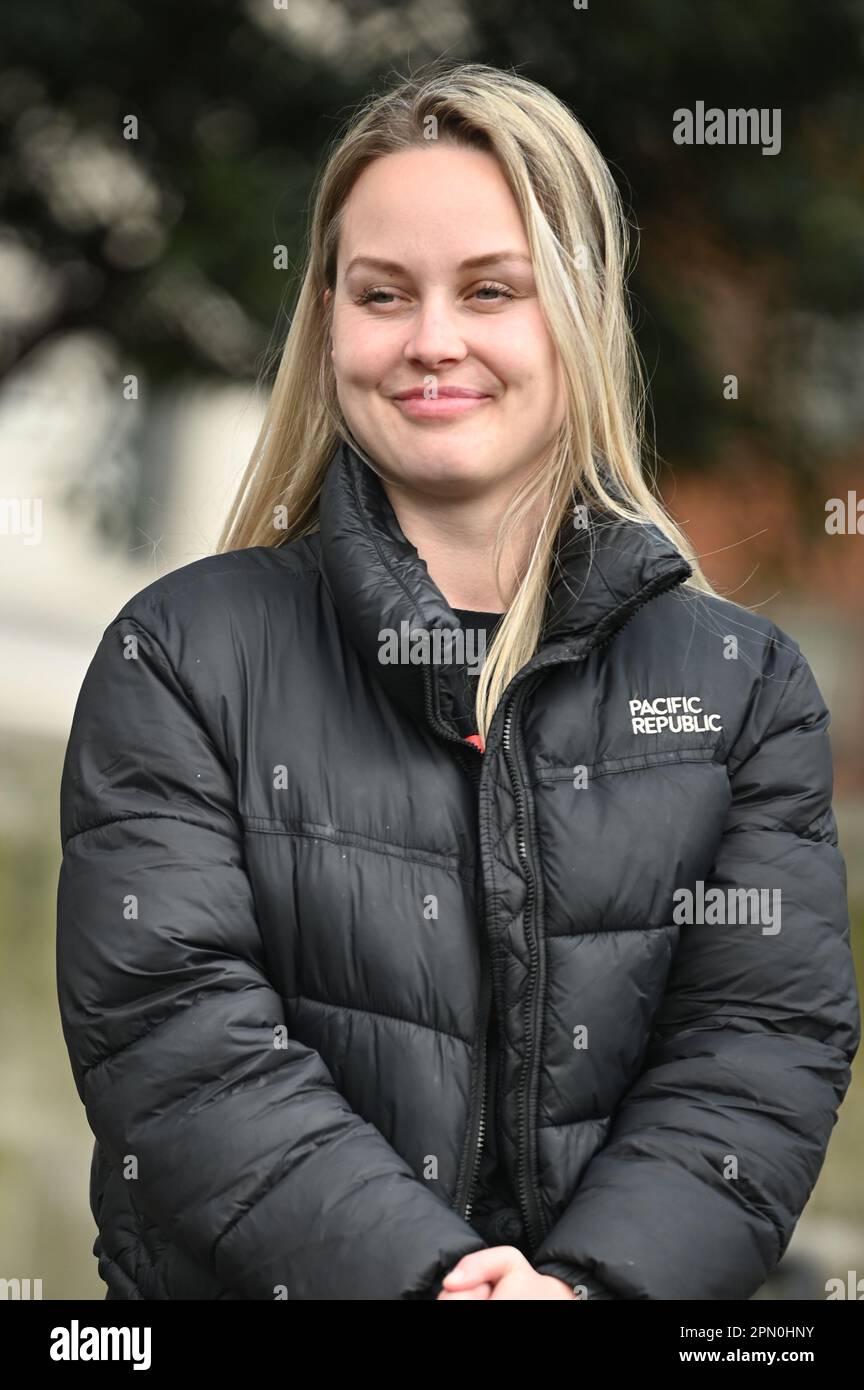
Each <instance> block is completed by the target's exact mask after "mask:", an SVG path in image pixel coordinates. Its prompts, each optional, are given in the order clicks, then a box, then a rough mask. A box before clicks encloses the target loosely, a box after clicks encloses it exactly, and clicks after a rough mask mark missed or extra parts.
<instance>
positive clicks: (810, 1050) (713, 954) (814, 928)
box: [533, 647, 860, 1300]
mask: <svg viewBox="0 0 864 1390" xmlns="http://www.w3.org/2000/svg"><path fill="white" fill-rule="evenodd" d="M795 650H796V652H797V650H798V649H797V647H796V648H795ZM828 724H829V714H828V711H827V709H826V708H825V704H824V701H823V698H822V695H821V692H820V690H819V688H818V686H817V684H816V681H815V680H814V678H813V675H812V672H811V670H810V668H809V666H808V664H807V662H806V661H805V659H804V658H803V656H801V655H800V652H798V654H797V656H796V658H795V661H794V663H793V664H792V667H791V670H789V671H788V675H787V678H786V679H783V680H780V679H776V680H775V679H771V680H764V679H763V680H761V681H760V682H758V683H757V689H756V693H755V694H754V697H753V700H752V703H751V708H750V711H749V715H748V718H747V720H746V722H745V725H744V728H743V730H742V732H741V733H740V734H739V736H738V737H737V739H736V741H735V744H734V746H733V748H732V750H731V754H730V757H729V764H728V771H729V776H730V781H731V790H732V801H731V804H730V809H729V813H728V817H727V821H726V824H725V826H724V833H723V836H722V840H721V843H720V846H719V850H718V853H717V856H716V859H715V862H714V866H713V871H712V875H711V878H710V880H709V881H706V883H705V892H706V894H707V893H708V891H709V889H710V888H721V889H723V890H726V891H727V892H728V890H730V889H735V888H745V889H746V888H756V889H769V890H771V889H779V890H780V898H779V900H772V899H766V901H768V902H770V901H779V905H780V918H779V921H780V930H779V931H773V932H772V930H771V928H770V927H769V928H768V930H766V929H765V927H766V923H765V921H764V919H763V924H762V925H758V924H753V923H752V920H751V921H749V922H746V923H744V924H739V925H709V924H707V923H706V924H705V925H687V924H686V923H685V924H682V925H681V927H680V938H679V945H678V949H677V951H676V955H675V958H674V961H673V965H672V970H671V973H670V977H669V981H668V986H667V992H666V995H665V997H664V1002H663V1005H662V1007H661V1009H660V1011H659V1013H658V1015H657V1017H656V1018H655V1027H654V1031H653V1033H652V1037H651V1039H650V1044H649V1047H648V1051H647V1054H646V1059H645V1062H644V1067H643V1071H642V1074H641V1075H640V1076H639V1078H638V1080H637V1081H636V1083H635V1084H634V1085H633V1086H632V1087H631V1089H630V1090H629V1092H628V1093H627V1095H626V1096H625V1097H624V1099H623V1101H622V1102H621V1104H620V1105H619V1108H618V1110H617V1112H616V1114H615V1117H614V1120H613V1124H612V1126H611V1128H610V1132H609V1136H608V1138H607V1142H606V1144H605V1145H604V1147H603V1148H602V1149H601V1150H600V1152H599V1153H598V1154H597V1155H596V1156H595V1158H594V1159H593V1160H592V1161H591V1162H590V1163H589V1164H588V1166H587V1168H586V1169H585V1172H584V1174H583V1178H582V1181H581V1182H580V1185H579V1188H578V1190H577V1192H576V1194H575V1196H574V1197H573V1199H572V1201H571V1203H570V1204H569V1205H568V1207H567V1208H566V1209H565V1211H564V1213H563V1215H562V1216H561V1217H560V1219H559V1220H558V1221H557V1223H556V1224H555V1226H554V1227H553V1228H552V1230H551V1231H549V1233H548V1234H547V1236H546V1238H545V1239H544V1241H543V1242H542V1244H541V1246H540V1247H539V1248H538V1250H537V1251H536V1252H535V1254H534V1260H533V1263H534V1264H535V1266H536V1267H537V1268H538V1269H540V1270H541V1272H542V1273H544V1274H556V1275H558V1277H560V1278H564V1279H569V1280H570V1281H571V1282H572V1283H576V1282H580V1283H584V1284H585V1285H586V1287H587V1292H588V1297H589V1299H590V1298H592V1297H598V1298H604V1297H605V1298H609V1297H612V1298H618V1299H710V1300H714V1299H717V1300H723V1299H747V1298H750V1297H751V1296H752V1295H753V1294H754V1293H755V1292H756V1290H757V1289H758V1288H759V1287H760V1286H761V1284H762V1283H763V1282H764V1281H765V1279H766V1277H767V1276H768V1274H769V1273H770V1272H771V1271H772V1270H773V1269H774V1267H775V1266H776V1265H777V1263H778V1262H779V1260H780V1258H781V1256H782V1255H783V1253H784V1251H785V1249H786V1247H787V1245H788V1243H789V1240H790V1238H791V1236H792V1232H793V1230H794V1228H795V1225H796V1223H797V1221H798V1218H799V1216H800V1215H801V1212H802V1210H803V1208H804V1206H805V1204H806V1202H807V1200H808V1198H809V1196H810V1192H811V1190H812V1188H813V1186H814V1184H815V1182H816V1178H817V1177H818V1175H819V1171H820V1169H821V1167H822V1163H823V1161H824V1158H825V1153H826V1149H827V1146H828V1141H829V1139H830V1136H831V1131H832V1128H833V1126H834V1123H835V1121H836V1112H837V1109H838V1107H839V1105H840V1103H841V1102H842V1100H843V1097H844V1095H845V1093H846V1090H847V1088H848V1086H849V1082H850V1079H851V1070H850V1068H851V1062H852V1059H853V1057H854V1056H855V1053H856V1051H857V1048H858V1044H859V1042H860V1015H859V1001H858V994H857V990H856V984H855V975H854V969H853V963H852V956H851V951H850V940H849V919H848V910H847V900H846V867H845V863H844V861H843V858H842V856H841V853H840V851H839V848H838V842H837V830H836V824H835V820H834V814H833V810H832V807H831V796H832V788H833V773H832V762H831V752H830V744H829V738H828V732H827V731H828ZM706 915H707V914H706ZM730 915H731V914H730V913H727V914H726V916H730Z"/></svg>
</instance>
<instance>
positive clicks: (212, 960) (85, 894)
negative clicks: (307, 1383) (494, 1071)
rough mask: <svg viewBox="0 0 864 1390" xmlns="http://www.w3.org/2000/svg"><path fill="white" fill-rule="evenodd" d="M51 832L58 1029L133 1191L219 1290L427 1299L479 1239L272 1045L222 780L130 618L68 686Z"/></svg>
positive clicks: (298, 1056) (235, 828)
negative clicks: (56, 820)
mask: <svg viewBox="0 0 864 1390" xmlns="http://www.w3.org/2000/svg"><path fill="white" fill-rule="evenodd" d="M157 630H158V629H157ZM61 839H62V848H63V859H62V865H61V870H60V879H59V884H58V903H57V907H58V920H57V972H58V991H59V999H60V1010H61V1018H62V1024H63V1031H64V1036H65V1039H66V1044H67V1047H68V1051H69V1056H70V1059H71V1063H72V1070H73V1073H74V1077H75V1082H76V1086H77V1088H78V1092H79V1095H80V1096H81V1099H82V1101H83V1102H84V1105H85V1107H86V1112H87V1117H88V1120H89V1123H90V1126H91V1128H92V1130H93V1132H94V1134H95V1135H96V1138H97V1139H98V1141H99V1143H100V1144H101V1146H102V1147H103V1149H104V1151H105V1153H106V1155H107V1156H108V1158H109V1160H110V1161H111V1163H112V1165H113V1166H114V1167H120V1168H121V1169H124V1171H125V1172H127V1173H129V1174H132V1175H133V1178H132V1179H130V1180H134V1181H135V1203H136V1206H138V1208H139V1209H140V1210H141V1211H142V1212H143V1213H145V1214H146V1215H147V1216H148V1217H149V1218H150V1219H151V1220H153V1221H154V1222H156V1224H157V1225H158V1227H159V1229H160V1230H161V1232H162V1234H163V1235H164V1237H165V1238H166V1239H167V1240H169V1241H170V1242H172V1243H173V1244H174V1245H175V1246H177V1247H179V1248H180V1249H181V1250H182V1251H184V1252H185V1253H186V1254H187V1255H188V1256H190V1257H191V1258H192V1259H193V1260H195V1261H197V1262H200V1264H201V1265H203V1266H204V1267H205V1268H206V1269H207V1270H208V1271H209V1272H210V1273H211V1275H212V1276H213V1277H214V1278H215V1280H216V1281H217V1283H218V1284H219V1285H221V1286H222V1288H224V1290H225V1291H226V1293H227V1295H228V1296H229V1297H234V1298H241V1299H245V1298H250V1299H272V1298H274V1297H275V1296H277V1295H276V1294H275V1293H274V1290H277V1289H280V1296H283V1297H284V1296H286V1295H287V1297H288V1298H289V1299H413V1298H426V1299H428V1298H430V1297H433V1296H434V1292H435V1291H436V1290H437V1289H438V1288H440V1279H441V1277H442V1276H443V1274H445V1273H446V1272H447V1270H449V1269H450V1268H452V1266H453V1265H454V1264H456V1263H457V1262H458V1261H459V1260H460V1259H461V1258H462V1256H463V1255H466V1254H468V1253H469V1252H470V1251H472V1250H479V1249H484V1248H485V1242H484V1241H483V1240H482V1239H481V1237H480V1236H479V1235H478V1234H477V1233H476V1232H474V1231H473V1230H471V1228H470V1227H467V1226H466V1224H465V1223H464V1222H463V1221H462V1220H461V1219H460V1217H459V1216H458V1215H457V1214H456V1213H455V1212H454V1211H452V1210H451V1209H450V1208H449V1207H448V1206H447V1205H446V1204H445V1203H444V1202H443V1201H442V1200H441V1199H440V1197H438V1196H437V1195H436V1194H435V1193H433V1192H432V1191H431V1190H430V1189H429V1188H428V1187H426V1186H425V1184H424V1183H423V1182H422V1181H421V1180H419V1179H418V1178H417V1177H416V1176H415V1175H414V1173H413V1171H412V1170H411V1168H410V1167H409V1165H408V1164H407V1163H406V1162H405V1161H403V1159H402V1158H401V1157H400V1156H399V1155H398V1154H397V1153H396V1152H395V1150H394V1149H393V1148H392V1147H391V1146H390V1145H389V1144H388V1143H387V1141H386V1140H385V1138H384V1136H383V1135H382V1134H381V1133H380V1131H379V1130H378V1129H376V1128H375V1126H374V1125H372V1124H370V1123H367V1122H365V1121H364V1120H363V1119H362V1118H361V1117H360V1116H359V1115H358V1114H356V1113H355V1112H354V1111H353V1110H352V1109H351V1108H350V1106H349V1105H348V1103H347V1101H346V1100H345V1099H344V1098H343V1096H341V1095H340V1094H339V1093H338V1092H337V1090H336V1089H335V1086H334V1082H333V1079H332V1077H331V1075H330V1073H329V1072H328V1069H327V1067H326V1066H325V1064H324V1062H323V1060H322V1058H321V1056H320V1055H319V1054H318V1053H317V1052H316V1051H315V1050H313V1049H312V1048H310V1047H307V1046H305V1045H303V1044H301V1043H300V1042H299V1041H296V1040H293V1039H290V1038H289V1039H288V1040H287V1046H277V1045H274V1042H276V1041H277V1040H279V1041H280V1042H281V1041H282V1039H281V1038H280V1036H279V1034H278V1032H277V1029H278V1027H279V1025H284V1022H285V1018H284V1014H283V1006H282V1001H281V999H280V996H279V995H278V994H277V992H276V991H275V990H274V988H273V987H272V984H271V982H270V980H269V979H268V977H267V969H266V963H265V960H264V954H263V948H262V939H261V935H260V931H259V928H258V923H257V920H256V913H255V904H254V901H253V894H252V888H251V884H250V880H249V878H248V877H247V874H246V871H245V868H244V860H243V850H242V839H241V830H240V820H239V816H238V813H237V807H236V798H235V795H234V788H233V782H232V778H231V776H230V774H229V771H228V769H227V767H226V766H225V764H224V762H223V760H222V758H221V757H220V755H219V753H218V752H217V749H216V747H215V745H214V742H213V741H212V739H211V736H210V735H209V734H208V732H207V730H206V729H205V727H204V725H203V723H202V721H201V720H200V718H199V717H198V716H197V714H196V709H195V707H194V706H193V703H192V700H191V698H190V696H189V694H188V692H187V691H186V690H184V688H183V687H182V686H181V683H180V681H179V680H178V677H177V674H176V671H175V669H174V668H173V667H172V664H171V662H170V661H169V659H168V657H167V656H166V654H165V651H164V643H160V641H158V640H157V639H156V638H155V637H154V636H153V635H152V634H151V633H150V632H149V631H147V630H146V629H145V628H144V627H143V626H142V625H141V624H140V623H139V622H137V621H133V620H131V619H130V618H123V617H122V615H121V617H120V618H118V619H116V620H115V621H114V623H112V624H111V625H110V626H109V627H108V628H107V629H106V631H105V633H104V635H103V637H102V640H101V642H100V645H99V647H98V650H97V651H96V654H95V656H94V658H93V660H92V662H91V664H90V667H89V669H88V671H87V674H86V676H85V679H84V683H83V686H82V689H81V693H80V695H79V698H78V703H77V706H76V710H75V716H74V721H73V725H72V731H71V736H70V740H69V744H68V748H67V753H66V759H65V763H64V768H63V777H62V785H61ZM136 1174H137V1176H136ZM109 1254H111V1255H112V1257H114V1258H116V1257H117V1252H109ZM281 1286H284V1291H285V1292H284V1293H283V1292H281Z"/></svg>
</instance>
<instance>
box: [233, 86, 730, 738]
mask: <svg viewBox="0 0 864 1390" xmlns="http://www.w3.org/2000/svg"><path fill="white" fill-rule="evenodd" d="M430 138H434V139H436V140H438V141H447V142H449V143H451V144H453V145H457V146H463V147H468V148H474V149H481V150H484V151H486V152H487V153H489V154H491V155H493V156H494V157H495V158H496V159H497V160H498V163H499V165H500V167H501V169H502V172H503V174H504V176H505V178H506V179H507V181H508V184H509V186H510V189H511V191H512V193H513V196H514V198H515V200H516V202H517V205H518V207H519V209H520V211H521V214H522V218H523V222H524V226H525V230H526V235H527V238H528V242H529V246H530V250H531V256H532V260H533V264H534V273H535V278H536V284H537V290H538V295H539V298H540V303H541V306H542V309H543V311H544V313H545V316H546V321H547V323H548V328H549V332H550V334H551V336H552V339H553V340H554V342H555V344H556V346H557V349H558V354H559V358H560V362H561V367H562V372H563V378H564V382H565V389H566V408H565V419H564V422H563V424H562V427H561V430H560V431H559V433H558V436H557V438H556V440H555V441H554V444H553V447H552V448H551V450H549V451H547V456H546V457H545V458H544V459H543V460H542V466H541V467H540V468H538V469H536V470H535V471H534V473H533V474H532V475H531V477H530V478H529V479H528V480H527V482H526V483H525V484H523V486H522V487H521V488H520V489H519V491H518V492H517V494H516V495H515V496H514V498H513V499H512V501H511V503H510V505H509V506H508V508H507V511H506V513H505V514H504V517H503V518H502V523H501V527H500V529H499V533H498V537H497V545H496V564H497V565H498V566H499V567H500V563H501V556H502V554H503V551H504V546H505V544H506V542H507V539H508V538H509V537H510V535H511V534H512V531H513V528H515V527H520V526H523V525H524V524H525V522H526V518H528V517H534V518H536V516H537V514H538V510H539V511H540V514H541V515H542V520H541V522H540V525H539V527H538V526H537V525H536V520H535V522H534V525H533V531H532V534H533V543H532V545H531V548H530V553H529V559H528V562H527V565H526V566H525V569H524V573H523V574H521V575H517V576H515V588H514V591H513V597H512V599H511V601H510V603H509V606H508V608H507V613H506V616H505V618H504V620H503V621H502V622H501V624H500V625H499V628H498V630H497V632H496V634H495V639H494V641H493V642H492V644H491V646H490V648H489V652H488V655H487V658H486V661H485V663H484V666H483V671H482V675H481V677H480V679H479V682H478V689H477V704H476V727H477V729H478V731H479V732H480V734H481V735H482V736H483V738H484V739H485V737H486V732H487V729H488V726H489V724H490V722H491V719H492V715H493V714H494V712H495V708H496V706H497V704H498V702H499V700H500V698H501V695H502V694H503V692H504V690H505V689H506V687H507V685H508V684H509V682H510V680H511V679H512V678H513V676H514V675H515V674H516V672H517V671H519V670H520V669H521V667H522V666H524V665H525V664H526V662H527V661H529V660H530V658H531V657H532V656H533V654H534V652H535V651H536V649H537V644H538V641H539V637H540V630H541V624H542V620H543V614H544V609H545V602H546V596H547V593H548V585H549V580H550V577H551V570H552V568H553V565H554V560H555V540H556V537H557V535H558V532H559V528H560V526H561V525H562V523H563V521H564V519H565V517H566V516H567V514H568V512H570V511H571V509H572V506H573V499H574V491H575V490H578V491H579V492H580V494H581V495H582V496H583V497H584V498H585V499H587V500H588V502H589V506H590V507H592V508H594V507H597V508H599V510H600V511H601V512H604V511H605V512H608V513H610V514H611V515H612V516H617V517H620V518H624V519H627V520H630V521H634V522H637V523H643V524H644V523H645V522H650V523H653V524H654V525H656V526H657V527H658V529H659V530H660V531H661V532H662V533H663V535H665V536H666V537H667V539H668V540H670V541H671V542H672V544H673V545H675V546H676V547H677V548H678V549H679V550H680V551H681V553H682V555H684V557H685V558H686V559H687V561H688V562H689V563H690V565H691V566H692V568H693V575H692V577H691V578H689V579H688V580H687V581H686V583H687V584H688V585H689V586H690V587H692V588H695V589H698V590H701V591H702V592H704V593H714V592H715V590H714V589H713V588H712V586H711V584H710V583H709V582H708V580H707V579H706V577H705V575H704V574H703V572H702V570H701V567H700V565H699V563H698V560H697V558H696V555H695V553H694V551H693V548H692V546H691V544H690V542H689V541H688V539H687V537H686V536H685V535H684V533H683V532H682V531H681V530H680V529H679V528H678V526H677V525H676V524H675V522H674V521H673V520H672V518H671V517H670V516H669V514H668V513H667V512H666V510H665V509H664V507H663V505H662V503H661V502H660V501H659V500H658V498H657V497H656V496H655V495H654V494H653V492H652V491H651V490H650V488H649V486H648V484H647V482H646V481H645V478H644V477H643V472H642V451H643V448H644V447H645V431H644V404H645V387H644V383H643V378H642V369H641V361H640V358H639V356H638V352H637V349H636V345H635V342H634V339H633V334H632V330H631V326H630V322H629V317H628V313H627V305H626V297H625V273H626V265H627V257H628V251H629V230H628V223H627V219H626V217H625V214H624V211H623V208H622V204H621V198H620V194H619V191H618V188H617V186H616V184H615V182H614V180H613V178H612V175H611V173H610V171H609V168H608V167H607V165H606V162H605V161H604V159H603V157H602V155H601V154H600V152H599V150H598V149H597V146H596V145H595V144H594V142H593V141H592V140H591V138H590V137H589V136H588V134H587V132H586V131H585V130H584V129H583V127H582V126H581V125H580V123H579V121H578V120H577V119H576V117H575V116H574V115H573V114H572V112H571V111H569V110H568V108H567V107H566V106H565V105H564V104H563V102H561V101H559V100H558V98H557V97H555V96H553V94H552V93H551V92H549V91H548V90H547V89H546V88H545V87H542V86H539V85H538V84H537V83H536V82H532V81H530V80H529V79H528V78H525V77H521V76H518V75H516V74H515V73H513V72H510V71H504V70H502V69H499V68H494V67H490V66H488V65H486V64H483V63H452V62H445V63H442V62H437V63H433V64H431V65H430V66H428V67H427V68H425V69H421V70H420V71H419V72H417V73H416V74H415V75H413V76H411V77H409V78H406V79H400V81H399V82H398V83H397V84H396V85H394V86H392V87H391V88H390V90H388V91H386V92H384V93H383V94H381V95H374V94H373V95H372V96H370V97H369V98H367V100H366V101H365V102H364V103H363V104H362V105H361V107H360V108H359V109H358V110H357V111H356V113H355V114H354V115H353V116H352V117H351V118H350V119H349V121H348V123H347V127H346V128H345V130H344V131H343V132H342V133H341V134H340V135H339V136H337V138H336V139H335V141H334V143H333V145H332V147H331V149H330V152H329V155H328V157H327V159H326V161H325V162H324V165H323V167H322V169H321V171H320V172H319V175H318V178H317V180H316V185H315V189H314V196H313V207H312V216H311V222H310V230H309V245H308V252H307V258H306V267H305V270H304V272H303V276H302V282H301V283H300V287H299V292H298V295H297V299H296V307H295V310H294V313H293V315H292V318H291V325H290V329H289V331H288V335H287V339H286V342H285V347H284V350H283V352H282V359H281V362H280V364H279V369H278V372H277V374H276V378H275V382H274V385H273V389H272V391H271V393H270V397H269V400H268V403H267V406H266V410H265V413H264V419H263V422H262V425H261V430H260V433H259V435H258V439H257V441H256V443H255V446H254V449H253V451H252V455H251V457H250V460H249V463H248V466H247V468H246V470H245V472H244V475H243V478H242V480H241V484H240V487H239V489H238V492H237V496H236V497H235V499H234V502H233V504H232V507H231V510H230V513H229V516H228V519H227V521H226V523H225V527H224V529H223V531H222V534H221V536H220V538H219V542H218V545H217V552H222V551H225V550H234V549H241V548H244V547H246V546H254V545H270V546H278V545H284V544H286V543H287V542H289V541H292V540H295V539H298V538H299V537H301V536H304V535H308V534H310V533H312V532H314V531H316V530H317V529H318V495H319V492H320V488H321V484H322V482H323V477H324V473H325V472H326V468H327V464H328V462H329V460H330V458H331V457H332V454H333V451H334V449H335V447H336V445H337V444H338V442H339V439H340V438H342V439H346V440H347V441H348V442H350V443H351V444H352V447H354V448H357V444H356V441H355V440H354V439H353V436H352V435H351V432H350V428H349V426H348V425H347V423H346V421H345V419H344V417H343V415H342V412H341V409H340V406H339V403H338V399H337V395H336V382H335V376H334V372H333V367H332V362H331V359H330V353H329V350H328V340H329V335H330V318H331V314H332V295H331V296H329V297H328V302H327V304H326V305H325V300H324V290H325V288H329V289H330V290H331V291H332V290H333V289H334V288H335V278H336V258H337V249H338V243H339V234H340V227H341V220H342V209H343V207H344V204H345V201H346V199H347V197H348V195H349V193H350V191H351V188H352V186H353V184H354V182H355V180H356V179H357V178H358V176H359V175H360V173H361V172H362V170H363V169H364V168H365V167H366V166H367V165H368V164H370V163H371V162H372V161H373V160H375V159H380V158H381V157H382V156H384V155H388V154H392V153H394V152H396V151H398V150H405V149H409V148H412V147H425V146H426V145H427V144H428V141H429V139H430ZM358 452H360V453H361V455H362V450H358ZM364 457H365V456H364ZM367 461H368V460H367ZM598 463H599V464H600V467H599V468H598ZM604 469H605V470H606V474H607V479H606V480H607V482H608V483H609V485H610V489H609V490H607V488H606V487H605V486H604V482H603V477H602V472H603V470H604ZM612 490H617V493H618V494H619V495H618V496H615V495H612ZM277 517H278V521H277ZM277 527H278V529H277ZM506 591H507V589H506V588H502V592H506Z"/></svg>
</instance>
